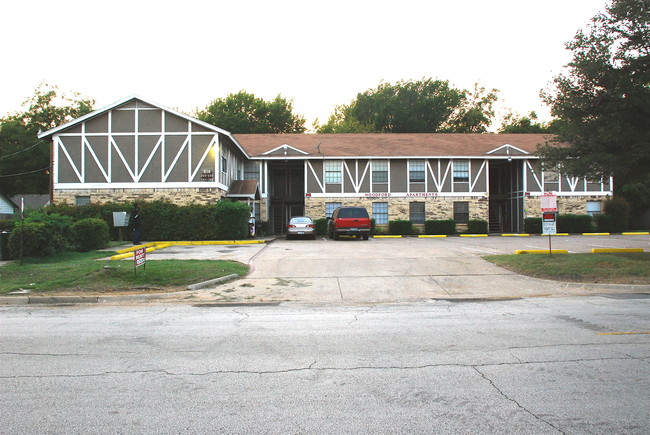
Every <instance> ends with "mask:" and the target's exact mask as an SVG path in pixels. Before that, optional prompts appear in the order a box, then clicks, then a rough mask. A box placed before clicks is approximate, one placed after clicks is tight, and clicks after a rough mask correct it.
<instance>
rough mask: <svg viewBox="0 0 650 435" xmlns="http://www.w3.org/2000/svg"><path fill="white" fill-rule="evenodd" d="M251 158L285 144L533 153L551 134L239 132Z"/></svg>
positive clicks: (346, 150)
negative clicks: (502, 149) (503, 149)
mask: <svg viewBox="0 0 650 435" xmlns="http://www.w3.org/2000/svg"><path fill="white" fill-rule="evenodd" d="M236 137H237V140H238V141H239V143H240V144H241V145H242V146H243V147H244V148H245V149H246V151H247V152H248V154H249V155H250V156H251V157H261V156H262V155H263V154H264V153H266V152H268V151H270V150H273V149H275V148H277V147H280V146H282V145H285V144H286V145H290V146H292V147H294V148H297V149H300V150H302V151H305V152H307V153H309V155H306V156H302V157H301V158H309V157H439V156H444V157H454V156H462V157H471V156H485V155H486V154H487V153H488V152H489V151H493V150H495V149H497V148H499V147H502V146H503V145H506V144H508V145H512V146H513V147H516V148H519V149H520V150H523V151H525V152H527V153H530V154H532V153H534V152H535V151H536V150H537V146H538V145H543V144H544V143H546V142H547V140H550V139H551V138H552V136H549V135H546V134H455V133H450V134H427V133H375V134H238V135H236Z"/></svg>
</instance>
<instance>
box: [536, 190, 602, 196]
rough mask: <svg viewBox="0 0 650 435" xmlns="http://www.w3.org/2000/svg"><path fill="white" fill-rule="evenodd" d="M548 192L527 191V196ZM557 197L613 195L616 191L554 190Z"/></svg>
mask: <svg viewBox="0 0 650 435" xmlns="http://www.w3.org/2000/svg"><path fill="white" fill-rule="evenodd" d="M546 193H547V192H526V196H544V195H545V194H546ZM552 193H553V194H554V195H555V196H557V197H563V196H612V195H614V192H613V191H611V190H605V191H600V190H599V191H594V192H557V191H554V192H552Z"/></svg>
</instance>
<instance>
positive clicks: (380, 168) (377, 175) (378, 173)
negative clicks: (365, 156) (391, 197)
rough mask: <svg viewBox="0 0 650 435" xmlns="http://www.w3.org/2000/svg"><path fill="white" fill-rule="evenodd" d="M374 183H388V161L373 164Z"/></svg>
mask: <svg viewBox="0 0 650 435" xmlns="http://www.w3.org/2000/svg"><path fill="white" fill-rule="evenodd" d="M372 182H373V183H388V161H386V160H379V161H375V162H372Z"/></svg>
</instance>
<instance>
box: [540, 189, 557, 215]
mask: <svg viewBox="0 0 650 435" xmlns="http://www.w3.org/2000/svg"><path fill="white" fill-rule="evenodd" d="M541 202H542V212H545V211H557V196H555V195H554V194H552V193H551V192H546V193H544V195H543V196H542V197H541Z"/></svg>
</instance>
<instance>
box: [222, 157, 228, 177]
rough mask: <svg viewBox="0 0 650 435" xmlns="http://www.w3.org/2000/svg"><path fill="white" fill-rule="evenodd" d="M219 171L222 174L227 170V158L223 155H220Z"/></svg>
mask: <svg viewBox="0 0 650 435" xmlns="http://www.w3.org/2000/svg"><path fill="white" fill-rule="evenodd" d="M221 172H223V173H224V174H226V173H227V172H228V159H226V157H225V156H221Z"/></svg>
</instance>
